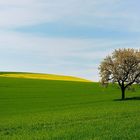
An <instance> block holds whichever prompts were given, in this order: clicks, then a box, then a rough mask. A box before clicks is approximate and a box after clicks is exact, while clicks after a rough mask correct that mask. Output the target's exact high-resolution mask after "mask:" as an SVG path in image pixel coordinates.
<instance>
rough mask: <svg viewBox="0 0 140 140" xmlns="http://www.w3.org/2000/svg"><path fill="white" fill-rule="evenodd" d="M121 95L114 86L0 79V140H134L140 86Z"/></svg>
mask: <svg viewBox="0 0 140 140" xmlns="http://www.w3.org/2000/svg"><path fill="white" fill-rule="evenodd" d="M126 96H127V98H128V100H126V101H121V100H118V99H120V98H121V94H120V90H119V89H118V87H117V86H115V85H111V86H109V87H108V88H103V87H101V85H100V84H98V83H91V82H76V81H59V80H56V81H55V80H43V79H27V78H26V79H25V78H8V77H0V140H139V139H140V98H139V97H140V88H139V87H137V88H136V89H135V92H131V91H127V93H126ZM132 97H135V98H132Z"/></svg>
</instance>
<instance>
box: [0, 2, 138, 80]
mask: <svg viewBox="0 0 140 140" xmlns="http://www.w3.org/2000/svg"><path fill="white" fill-rule="evenodd" d="M139 5H140V1H139V0H134V1H132V0H111V1H110V0H87V1H84V0H59V1H58V0H24V1H19V0H5V1H0V17H1V18H0V44H1V45H0V50H1V51H0V70H1V71H28V72H42V73H55V74H64V75H73V76H78V77H83V78H87V79H91V80H94V81H98V80H99V75H98V66H99V64H100V61H101V60H102V59H103V58H104V57H105V56H106V55H108V54H110V53H111V52H112V51H113V50H114V49H117V48H136V49H138V48H140V16H139V13H140V6H139Z"/></svg>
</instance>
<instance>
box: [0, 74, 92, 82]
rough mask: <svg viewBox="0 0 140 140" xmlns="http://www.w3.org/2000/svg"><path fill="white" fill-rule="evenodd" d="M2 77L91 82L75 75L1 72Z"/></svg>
mask: <svg viewBox="0 0 140 140" xmlns="http://www.w3.org/2000/svg"><path fill="white" fill-rule="evenodd" d="M0 77H13V78H28V79H44V80H45V79H46V80H63V81H80V82H90V81H89V80H86V79H82V78H77V77H73V76H63V75H53V74H36V73H4V74H1V75H0Z"/></svg>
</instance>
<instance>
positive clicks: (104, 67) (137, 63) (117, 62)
mask: <svg viewBox="0 0 140 140" xmlns="http://www.w3.org/2000/svg"><path fill="white" fill-rule="evenodd" d="M99 70H100V76H101V82H102V84H103V85H107V84H108V83H109V82H112V83H118V85H119V87H120V89H121V92H122V100H124V99H125V90H126V88H128V87H130V86H131V85H133V84H134V83H136V84H139V83H140V50H135V49H118V50H115V51H114V52H113V53H112V55H110V56H107V57H106V58H105V59H104V60H103V61H102V62H101V64H100V66H99Z"/></svg>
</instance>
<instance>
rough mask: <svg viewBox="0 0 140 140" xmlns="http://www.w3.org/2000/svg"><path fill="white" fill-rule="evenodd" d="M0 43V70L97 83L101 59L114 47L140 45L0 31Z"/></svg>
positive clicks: (126, 42) (127, 42)
mask: <svg viewBox="0 0 140 140" xmlns="http://www.w3.org/2000/svg"><path fill="white" fill-rule="evenodd" d="M0 44H1V45H0V50H1V51H0V63H1V65H0V69H1V70H10V71H11V70H13V71H34V72H46V73H57V74H67V75H75V76H82V77H85V78H88V79H93V80H98V78H97V77H98V75H97V73H98V69H97V68H98V65H99V63H100V60H101V59H103V58H104V57H105V56H106V55H108V54H109V53H111V51H112V50H113V49H114V48H120V47H122V46H123V47H131V44H134V45H135V48H138V47H139V44H140V42H137V41H135V42H134V41H133V40H132V41H131V40H130V41H127V40H124V41H120V40H109V39H70V38H48V37H38V36H30V35H27V34H21V33H15V32H0ZM95 77H96V78H95Z"/></svg>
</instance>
